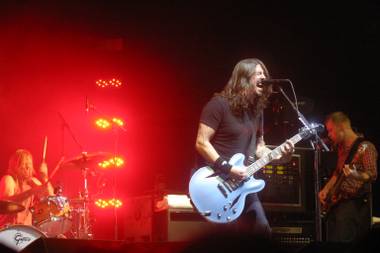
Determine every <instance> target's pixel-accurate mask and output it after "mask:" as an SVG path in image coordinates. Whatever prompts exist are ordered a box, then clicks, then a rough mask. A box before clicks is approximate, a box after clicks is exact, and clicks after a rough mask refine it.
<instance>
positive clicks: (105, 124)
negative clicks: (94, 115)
mask: <svg viewBox="0 0 380 253" xmlns="http://www.w3.org/2000/svg"><path fill="white" fill-rule="evenodd" d="M95 124H96V126H97V127H99V128H101V129H107V128H109V127H110V126H111V123H110V122H109V121H108V120H106V119H103V118H100V119H97V120H96V121H95Z"/></svg>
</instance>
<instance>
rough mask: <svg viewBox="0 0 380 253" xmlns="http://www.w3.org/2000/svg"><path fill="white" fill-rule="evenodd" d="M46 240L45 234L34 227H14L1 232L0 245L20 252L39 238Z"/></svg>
mask: <svg viewBox="0 0 380 253" xmlns="http://www.w3.org/2000/svg"><path fill="white" fill-rule="evenodd" d="M41 237H42V238H46V236H45V234H44V233H43V232H42V231H40V230H38V229H37V228H35V227H33V226H27V225H12V226H9V227H7V228H4V229H1V230H0V244H2V245H5V246H6V247H8V248H10V249H12V250H14V251H16V252H20V251H22V250H23V249H24V248H26V247H27V246H28V245H29V244H31V243H32V242H34V241H35V240H37V239H38V238H41Z"/></svg>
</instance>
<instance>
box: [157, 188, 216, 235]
mask: <svg viewBox="0 0 380 253" xmlns="http://www.w3.org/2000/svg"><path fill="white" fill-rule="evenodd" d="M165 200H166V201H167V207H166V208H165V209H163V210H161V211H158V212H155V213H154V216H153V217H154V218H153V240H154V241H169V242H172V241H192V240H194V239H196V238H199V237H202V236H206V235H207V234H209V233H213V232H215V231H216V230H217V225H216V224H213V223H211V222H207V221H206V220H205V219H204V218H203V217H202V216H201V215H200V214H199V213H198V212H197V211H196V210H195V209H194V208H193V206H192V205H191V203H190V199H189V198H188V196H187V195H184V194H182V195H175V194H171V195H170V194H169V195H167V196H165Z"/></svg>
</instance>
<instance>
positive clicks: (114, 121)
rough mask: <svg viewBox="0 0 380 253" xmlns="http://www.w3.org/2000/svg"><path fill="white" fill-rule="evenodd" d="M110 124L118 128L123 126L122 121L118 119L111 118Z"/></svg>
mask: <svg viewBox="0 0 380 253" xmlns="http://www.w3.org/2000/svg"><path fill="white" fill-rule="evenodd" d="M112 122H113V123H115V124H116V125H118V126H123V125H124V121H123V120H122V119H120V118H112Z"/></svg>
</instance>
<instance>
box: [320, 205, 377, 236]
mask: <svg viewBox="0 0 380 253" xmlns="http://www.w3.org/2000/svg"><path fill="white" fill-rule="evenodd" d="M370 208H371V206H370V204H369V201H368V198H357V199H349V200H344V201H342V202H341V203H339V204H338V205H337V206H336V207H334V208H333V209H331V211H330V213H329V215H328V217H327V223H326V226H327V227H326V232H327V234H326V238H327V241H330V242H343V243H347V242H354V241H357V240H359V239H361V238H363V237H365V236H366V235H367V234H368V232H369V231H370V228H371V217H370V215H371V212H370Z"/></svg>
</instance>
